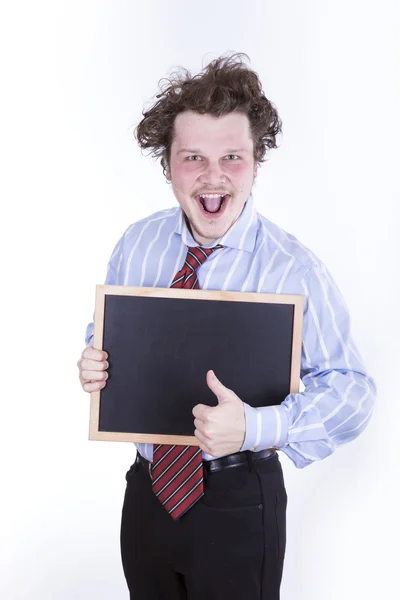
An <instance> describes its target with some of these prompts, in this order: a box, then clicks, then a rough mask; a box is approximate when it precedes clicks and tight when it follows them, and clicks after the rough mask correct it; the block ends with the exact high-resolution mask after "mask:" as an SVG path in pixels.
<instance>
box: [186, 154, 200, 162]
mask: <svg viewBox="0 0 400 600" xmlns="http://www.w3.org/2000/svg"><path fill="white" fill-rule="evenodd" d="M192 158H200V156H199V155H198V154H192V155H191V156H188V157H187V158H186V160H188V161H189V162H196V161H193V160H191V159H192Z"/></svg>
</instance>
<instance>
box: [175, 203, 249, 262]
mask: <svg viewBox="0 0 400 600" xmlns="http://www.w3.org/2000/svg"><path fill="white" fill-rule="evenodd" d="M257 229H258V218H257V212H256V210H255V206H254V200H253V194H252V193H250V196H249V197H248V199H247V201H246V204H245V205H244V208H243V210H242V212H241V214H240V217H239V218H238V220H237V221H236V223H234V225H233V226H232V227H231V228H230V229H228V231H227V232H226V233H225V234H224V235H223V236H222V237H220V238H219V239H218V240H216V241H215V242H213V244H210V246H204V247H205V248H209V247H211V246H216V245H217V244H221V245H222V246H227V247H228V248H235V249H236V250H245V251H246V252H253V250H254V247H255V244H256V237H257ZM175 233H177V234H178V235H180V236H181V238H182V241H183V243H184V244H185V245H186V246H188V247H189V248H190V247H193V246H198V243H197V242H196V241H195V240H194V239H193V236H192V234H191V233H190V231H189V228H188V226H187V225H186V220H185V215H184V212H183V210H182V208H180V210H179V211H178V222H177V225H176V228H175Z"/></svg>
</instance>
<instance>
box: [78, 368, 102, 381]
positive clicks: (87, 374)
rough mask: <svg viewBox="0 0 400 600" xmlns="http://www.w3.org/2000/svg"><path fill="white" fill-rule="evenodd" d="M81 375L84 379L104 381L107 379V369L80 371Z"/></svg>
mask: <svg viewBox="0 0 400 600" xmlns="http://www.w3.org/2000/svg"><path fill="white" fill-rule="evenodd" d="M81 377H82V379H83V380H84V381H105V380H106V379H108V373H107V371H86V370H84V371H82V373H81Z"/></svg>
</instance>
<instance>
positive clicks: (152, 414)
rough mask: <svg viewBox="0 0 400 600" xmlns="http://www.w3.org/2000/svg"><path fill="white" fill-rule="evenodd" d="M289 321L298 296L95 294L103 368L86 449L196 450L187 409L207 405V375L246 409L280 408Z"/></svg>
mask: <svg viewBox="0 0 400 600" xmlns="http://www.w3.org/2000/svg"><path fill="white" fill-rule="evenodd" d="M122 290H123V291H124V293H123V294H121V293H118V292H121V291H122ZM129 292H130V293H129ZM160 294H162V295H160ZM222 298H224V299H222ZM256 299H257V300H256ZM274 299H275V302H274V301H273V300H274ZM255 300H256V301H255ZM278 300H279V301H278ZM300 301H301V302H300ZM299 303H300V304H301V310H299V308H300V305H299ZM296 308H297V312H296ZM295 315H296V317H297V321H298V320H299V318H300V315H302V296H288V295H286V297H285V295H273V294H248V293H233V292H228V293H226V292H224V293H222V292H205V291H200V290H176V289H174V290H172V289H163V288H133V287H131V288H129V287H125V286H124V287H122V288H121V287H117V286H97V299H96V317H98V318H97V319H96V318H95V340H94V342H95V343H94V346H95V347H98V348H102V349H104V350H105V351H106V352H107V353H108V355H109V364H110V366H109V369H108V373H109V378H108V380H107V385H106V386H105V388H104V389H103V390H102V391H101V392H98V393H97V394H92V396H97V402H94V403H95V404H96V406H95V413H96V414H95V419H94V415H93V411H92V414H91V425H93V422H94V420H95V429H96V431H93V427H91V435H90V437H91V439H115V440H118V439H124V440H129V441H153V442H160V443H161V442H162V443H165V441H166V438H165V437H164V436H168V439H171V436H173V437H174V439H173V440H172V439H171V442H170V443H193V444H194V445H196V444H197V440H196V438H195V437H194V424H193V415H192V409H193V407H194V406H195V405H196V404H199V403H202V404H208V405H212V406H215V405H216V404H217V399H216V396H215V395H214V394H213V393H212V392H211V390H210V389H209V388H208V386H207V383H206V373H207V371H208V370H210V369H212V370H213V371H214V372H215V374H216V375H217V377H218V378H219V379H220V381H221V382H222V383H223V384H224V385H225V386H226V387H228V388H230V389H232V390H234V392H235V393H236V394H237V395H238V396H239V397H240V398H241V399H242V400H243V401H244V402H246V403H248V404H250V405H251V406H254V407H259V406H269V405H276V404H280V403H281V402H282V401H283V400H284V399H285V397H286V396H287V395H288V394H289V393H290V392H291V391H298V384H299V366H300V346H301V333H300V334H299V332H298V331H297V340H295V339H294V337H295V336H294V332H295V331H296V328H295ZM300 320H301V318H300ZM298 326H299V323H297V330H298ZM96 338H97V339H96ZM96 342H97V343H96ZM99 342H101V343H99ZM294 342H296V343H294ZM294 354H295V355H296V356H294ZM296 371H297V373H296ZM93 400H96V398H93ZM102 434H104V435H103V436H102ZM110 434H111V436H110ZM118 434H120V435H118ZM121 434H124V435H123V436H122V437H121ZM126 434H128V437H127V435H126ZM129 434H131V436H129ZM176 436H184V437H185V441H183V438H182V441H179V440H178V439H177V438H176ZM188 437H190V438H191V441H190V442H188Z"/></svg>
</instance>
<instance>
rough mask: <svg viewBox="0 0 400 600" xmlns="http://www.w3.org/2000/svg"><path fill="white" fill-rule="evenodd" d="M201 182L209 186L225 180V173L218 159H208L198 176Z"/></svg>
mask: <svg viewBox="0 0 400 600" xmlns="http://www.w3.org/2000/svg"><path fill="white" fill-rule="evenodd" d="M200 181H201V183H203V184H204V183H207V184H208V185H210V186H217V185H218V184H219V183H223V182H224V181H226V177H225V174H224V172H223V170H222V168H221V165H220V164H219V162H218V161H208V164H207V166H206V168H205V169H204V171H203V173H202V174H201V176H200Z"/></svg>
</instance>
